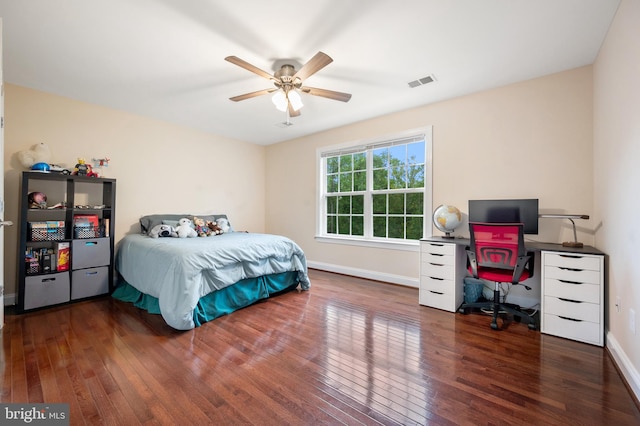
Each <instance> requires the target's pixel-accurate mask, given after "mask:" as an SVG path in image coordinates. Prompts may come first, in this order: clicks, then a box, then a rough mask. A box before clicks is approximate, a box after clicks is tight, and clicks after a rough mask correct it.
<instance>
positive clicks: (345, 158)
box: [340, 154, 353, 172]
mask: <svg viewBox="0 0 640 426" xmlns="http://www.w3.org/2000/svg"><path fill="white" fill-rule="evenodd" d="M351 170H353V163H352V161H351V154H347V155H342V156H341V157H340V171H341V172H350V171H351Z"/></svg>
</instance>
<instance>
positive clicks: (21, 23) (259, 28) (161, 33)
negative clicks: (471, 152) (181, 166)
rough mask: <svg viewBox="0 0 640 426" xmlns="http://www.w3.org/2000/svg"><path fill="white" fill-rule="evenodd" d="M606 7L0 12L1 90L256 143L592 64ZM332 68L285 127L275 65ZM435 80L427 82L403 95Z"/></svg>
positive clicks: (159, 6) (549, 3)
mask: <svg viewBox="0 0 640 426" xmlns="http://www.w3.org/2000/svg"><path fill="white" fill-rule="evenodd" d="M618 3H619V1H618V0H536V1H532V0H396V1H392V0H314V1H297V2H295V1H294V2H292V1H282V0H270V1H263V0H234V1H215V0H189V1H185V0H58V1H52V0H0V17H2V19H3V33H4V36H3V44H4V79H5V81H6V82H8V83H12V84H17V85H20V86H25V87H29V88H33V89H38V90H42V91H45V92H50V93H54V94H57V95H61V96H65V97H69V98H73V99H78V100H81V101H85V102H89V103H93V104H98V105H103V106H107V107H110V108H115V109H119V110H123V111H129V112H132V113H136V114H139V115H143V116H148V117H152V118H156V119H160V120H164V121H168V122H173V123H177V124H179V125H183V126H186V127H190V128H195V129H199V130H203V131H206V132H211V133H214V134H218V135H223V136H226V137H229V138H234V139H238V140H242V141H248V142H251V143H255V144H260V145H269V144H272V143H276V142H279V141H283V140H288V139H292V138H296V137H300V136H304V135H308V134H311V133H315V132H319V131H322V130H325V129H329V128H333V127H337V126H341V125H346V124H349V123H353V122H356V121H361V120H365V119H368V118H372V117H377V116H381V115H384V114H388V113H391V112H395V111H401V110H405V109H409V108H413V107H416V106H420V105H425V104H429V103H433V102H437V101H441V100H444V99H448V98H452V97H456V96H460V95H464V94H468V93H472V92H477V91H481V90H485V89H489V88H493V87H498V86H503V85H506V84H510V83H513V82H517V81H522V80H527V79H531V78H535V77H538V76H542V75H546V74H551V73H555V72H559V71H563V70H567V69H571V68H575V67H579V66H583V65H587V64H591V63H593V61H594V60H595V58H596V56H597V53H598V50H599V48H600V45H601V43H602V41H603V39H604V37H605V35H606V32H607V30H608V28H609V24H610V23H611V21H612V19H613V15H614V13H615V11H616V8H617V6H618ZM318 51H323V52H325V53H326V54H328V55H329V56H331V57H332V58H333V60H334V62H333V63H331V64H329V65H328V66H327V67H326V68H324V69H322V70H320V71H319V72H318V73H316V74H315V75H313V76H311V77H309V78H308V79H307V80H306V82H305V84H307V85H309V86H313V87H320V88H325V89H330V90H335V91H341V92H348V93H352V94H353V97H352V99H351V101H349V102H348V103H343V102H338V101H333V100H329V99H326V98H320V97H315V96H311V95H305V94H303V95H302V96H303V102H304V104H305V106H304V107H303V108H302V110H301V112H302V115H301V116H300V117H295V118H292V119H291V122H292V123H293V125H292V126H290V127H286V128H283V127H281V126H278V124H281V123H283V122H284V121H286V115H285V113H282V112H279V111H277V110H276V109H275V107H274V106H273V104H272V103H271V99H270V98H271V95H265V96H261V97H258V98H253V99H249V100H245V101H241V102H232V101H230V100H229V97H231V96H236V95H240V94H243V93H246V92H251V91H256V90H260V89H265V88H270V87H273V86H272V85H271V83H270V82H269V81H267V80H266V79H263V78H261V77H259V76H257V75H255V74H253V73H250V72H248V71H246V70H244V69H242V68H239V67H238V66H235V65H233V64H231V63H229V62H226V61H225V60H224V58H225V57H226V56H229V55H235V56H238V57H240V58H241V59H244V60H245V61H247V62H250V63H251V64H253V65H255V66H257V67H259V68H261V69H263V70H265V71H268V72H270V73H272V72H273V71H274V70H273V64H274V63H275V61H276V60H280V59H293V60H297V61H298V62H299V63H301V64H303V63H305V62H306V61H307V60H309V59H310V58H311V57H312V56H313V55H314V54H316V53H317V52H318ZM431 74H433V75H434V76H435V78H436V82H434V83H430V84H428V85H424V86H419V87H417V88H413V89H412V88H410V87H409V85H408V82H410V81H413V80H416V79H419V78H422V77H425V76H427V75H431Z"/></svg>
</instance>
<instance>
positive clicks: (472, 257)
mask: <svg viewBox="0 0 640 426" xmlns="http://www.w3.org/2000/svg"><path fill="white" fill-rule="evenodd" d="M467 259H469V266H471V275H473V277H474V278H478V260H477V259H476V253H475V252H474V251H471V250H467Z"/></svg>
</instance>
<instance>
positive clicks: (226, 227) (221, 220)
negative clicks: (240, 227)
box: [216, 217, 231, 233]
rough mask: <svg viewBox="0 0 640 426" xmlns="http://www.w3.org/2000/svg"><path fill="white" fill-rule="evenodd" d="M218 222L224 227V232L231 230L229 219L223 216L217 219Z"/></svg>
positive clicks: (221, 227)
mask: <svg viewBox="0 0 640 426" xmlns="http://www.w3.org/2000/svg"><path fill="white" fill-rule="evenodd" d="M216 224H217V225H218V226H219V227H220V229H222V232H223V233H224V232H229V231H231V226H230V225H229V221H228V220H227V219H226V218H224V217H221V218H219V219H218V220H216Z"/></svg>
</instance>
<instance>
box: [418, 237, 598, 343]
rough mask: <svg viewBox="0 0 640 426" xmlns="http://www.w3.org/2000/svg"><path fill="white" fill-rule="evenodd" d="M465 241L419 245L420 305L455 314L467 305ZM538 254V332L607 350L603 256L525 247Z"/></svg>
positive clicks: (560, 248) (577, 250) (593, 252)
mask: <svg viewBox="0 0 640 426" xmlns="http://www.w3.org/2000/svg"><path fill="white" fill-rule="evenodd" d="M468 246H469V240H468V239H466V238H442V237H431V238H425V239H422V240H420V295H419V299H420V304H421V305H424V306H429V307H432V308H438V309H443V310H446V311H451V312H457V310H458V307H460V305H461V304H462V302H463V300H464V278H465V277H466V276H468V273H467V255H466V247H468ZM526 247H527V250H529V251H533V252H536V253H538V252H539V253H540V267H539V268H536V270H537V271H539V274H540V281H539V282H540V320H541V321H540V322H541V324H540V331H541V332H542V333H546V334H552V335H555V336H559V337H564V338H567V339H573V340H578V341H581V342H585V343H590V344H593V345H598V346H604V287H605V280H604V253H602V252H601V251H599V250H598V249H596V248H594V247H590V246H585V247H582V248H574V247H563V246H562V245H561V244H551V243H530V242H528V243H526Z"/></svg>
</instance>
